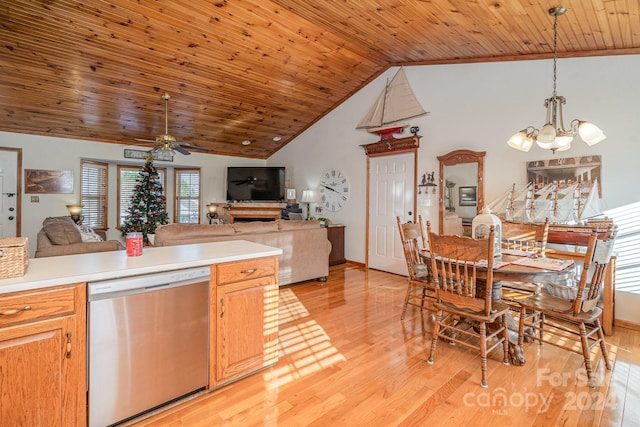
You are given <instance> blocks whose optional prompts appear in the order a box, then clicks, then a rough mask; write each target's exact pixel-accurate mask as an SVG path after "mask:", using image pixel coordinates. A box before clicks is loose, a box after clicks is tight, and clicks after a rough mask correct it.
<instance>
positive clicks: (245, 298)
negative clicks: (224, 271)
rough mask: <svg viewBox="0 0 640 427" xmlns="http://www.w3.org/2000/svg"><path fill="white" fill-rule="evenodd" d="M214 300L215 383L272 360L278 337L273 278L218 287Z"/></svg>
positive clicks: (275, 351) (275, 355)
mask: <svg viewBox="0 0 640 427" xmlns="http://www.w3.org/2000/svg"><path fill="white" fill-rule="evenodd" d="M216 299H217V301H216V303H217V304H216V306H217V313H216V338H215V342H216V358H215V365H216V367H215V371H216V384H220V383H222V382H228V381H229V380H231V379H237V378H240V377H243V376H245V375H248V374H250V373H252V372H255V371H257V370H259V369H262V368H263V367H265V366H268V365H271V364H273V363H275V362H276V361H277V349H276V344H277V339H278V286H277V284H276V283H275V278H274V277H273V276H272V277H262V278H258V279H253V280H246V281H243V282H238V283H233V284H229V285H225V286H218V287H217V289H216Z"/></svg>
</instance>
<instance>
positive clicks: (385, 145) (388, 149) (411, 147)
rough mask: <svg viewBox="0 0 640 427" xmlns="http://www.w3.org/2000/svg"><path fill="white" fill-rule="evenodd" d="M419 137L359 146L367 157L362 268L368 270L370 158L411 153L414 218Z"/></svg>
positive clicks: (416, 205) (414, 211)
mask: <svg viewBox="0 0 640 427" xmlns="http://www.w3.org/2000/svg"><path fill="white" fill-rule="evenodd" d="M420 138H422V137H421V136H420V135H414V136H411V137H408V138H400V139H389V140H382V141H378V142H374V143H371V144H365V145H361V147H363V148H364V150H365V154H366V155H367V189H366V190H367V196H366V206H365V210H366V219H365V229H366V233H365V252H364V266H365V268H367V269H368V268H369V234H370V233H369V205H370V199H369V194H370V191H371V175H370V173H369V171H370V167H371V158H373V157H382V156H391V155H395V154H403V153H412V154H413V215H414V217H415V215H416V212H417V210H416V209H417V208H418V201H417V200H416V193H417V188H418V187H417V186H418V148H420Z"/></svg>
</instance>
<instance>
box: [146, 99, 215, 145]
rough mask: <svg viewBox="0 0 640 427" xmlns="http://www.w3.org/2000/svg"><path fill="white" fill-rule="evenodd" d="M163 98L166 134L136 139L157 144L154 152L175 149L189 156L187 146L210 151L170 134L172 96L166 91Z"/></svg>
mask: <svg viewBox="0 0 640 427" xmlns="http://www.w3.org/2000/svg"><path fill="white" fill-rule="evenodd" d="M161 98H162V100H163V101H164V134H163V135H158V136H156V139H155V140H151V139H140V138H136V141H138V142H147V143H153V144H155V147H153V148H152V149H151V150H150V151H151V152H152V153H155V152H157V151H171V152H173V151H174V150H175V151H177V152H178V153H181V154H184V155H185V156H188V155H189V154H191V153H190V152H189V151H187V150H185V148H188V149H189V150H196V151H201V152H203V153H207V152H209V150H207V149H206V148H201V147H196V146H195V145H189V144H186V143H184V142H180V141H176V139H175V138H174V137H173V136H171V135H169V113H168V111H169V109H168V106H169V99H171V97H170V96H169V94H168V93H166V92H165V93H163V94H162V97H161Z"/></svg>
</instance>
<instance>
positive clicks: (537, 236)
mask: <svg viewBox="0 0 640 427" xmlns="http://www.w3.org/2000/svg"><path fill="white" fill-rule="evenodd" d="M501 226H502V249H503V250H505V249H506V250H509V249H511V250H516V251H526V252H536V253H537V255H538V256H544V254H545V251H546V249H547V240H548V238H549V218H547V219H546V220H545V222H544V223H522V222H511V221H505V220H502V224H501ZM539 291H540V285H539V284H537V283H523V282H504V281H503V282H502V300H503V301H505V302H506V303H507V304H509V305H510V306H511V307H512V308H513V309H515V310H518V311H519V310H520V307H519V306H518V301H519V300H521V299H523V298H527V297H529V296H531V295H532V294H536V293H538V292H539Z"/></svg>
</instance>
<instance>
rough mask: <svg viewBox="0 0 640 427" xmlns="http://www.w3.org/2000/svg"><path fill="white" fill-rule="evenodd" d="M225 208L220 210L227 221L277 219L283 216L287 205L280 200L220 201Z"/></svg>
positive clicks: (224, 220)
mask: <svg viewBox="0 0 640 427" xmlns="http://www.w3.org/2000/svg"><path fill="white" fill-rule="evenodd" d="M220 205H221V206H222V207H223V208H224V209H221V210H219V211H220V212H223V213H222V216H221V219H222V220H223V222H225V223H233V222H234V221H236V220H242V221H251V220H255V221H265V220H267V221H269V220H271V221H275V220H277V219H280V217H281V216H282V209H283V208H285V207H286V206H287V204H286V203H280V202H237V203H220Z"/></svg>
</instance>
